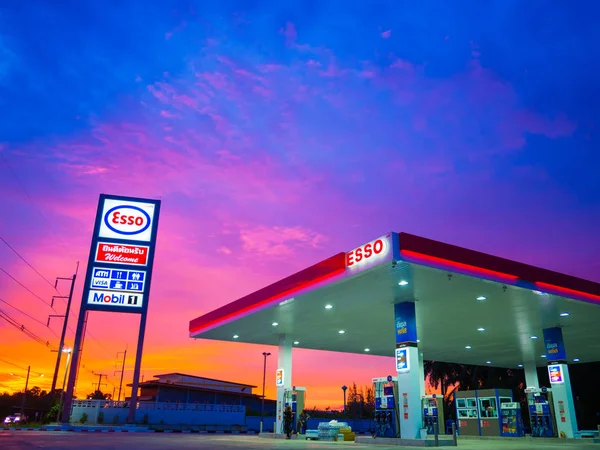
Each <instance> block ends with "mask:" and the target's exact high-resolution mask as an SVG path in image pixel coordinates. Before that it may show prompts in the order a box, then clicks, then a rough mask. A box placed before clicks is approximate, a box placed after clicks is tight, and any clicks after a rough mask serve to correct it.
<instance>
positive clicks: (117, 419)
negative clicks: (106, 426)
mask: <svg viewBox="0 0 600 450" xmlns="http://www.w3.org/2000/svg"><path fill="white" fill-rule="evenodd" d="M118 423H119V416H117V415H116V414H115V415H114V416H113V425H117V424H118Z"/></svg>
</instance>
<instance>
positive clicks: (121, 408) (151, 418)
mask: <svg viewBox="0 0 600 450" xmlns="http://www.w3.org/2000/svg"><path fill="white" fill-rule="evenodd" d="M83 414H87V421H86V423H87V424H89V425H95V424H99V423H100V422H101V423H103V424H105V425H122V424H124V423H126V421H127V416H128V414H129V408H128V407H127V402H111V401H104V400H85V401H75V402H73V408H72V410H71V422H72V423H79V422H80V420H81V418H82V415H83ZM101 416H102V420H100V421H99V417H101ZM245 419H246V409H245V407H244V406H240V405H198V404H193V403H192V404H190V403H188V404H185V403H143V402H141V403H139V404H138V409H137V410H136V413H135V421H136V423H140V424H141V423H147V424H148V425H159V424H164V425H214V426H219V425H228V426H229V425H244V424H245Z"/></svg>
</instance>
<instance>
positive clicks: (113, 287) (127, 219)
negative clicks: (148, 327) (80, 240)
mask: <svg viewBox="0 0 600 450" xmlns="http://www.w3.org/2000/svg"><path fill="white" fill-rule="evenodd" d="M159 210H160V201H157V200H148V199H142V198H131V197H117V196H110V195H101V196H100V201H99V203H98V211H97V214H96V223H95V227H94V235H93V239H92V246H91V249H90V256H89V263H88V270H87V275H86V283H85V289H86V292H84V296H83V301H84V304H85V307H86V308H87V309H92V310H102V311H112V312H130V313H145V311H146V309H147V307H148V296H149V291H150V280H151V277H152V266H153V262H154V247H155V242H156V231H157V224H158V216H159Z"/></svg>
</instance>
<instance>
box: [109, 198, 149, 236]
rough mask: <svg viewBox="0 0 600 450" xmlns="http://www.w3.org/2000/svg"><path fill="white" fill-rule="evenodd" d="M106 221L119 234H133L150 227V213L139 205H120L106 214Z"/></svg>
mask: <svg viewBox="0 0 600 450" xmlns="http://www.w3.org/2000/svg"><path fill="white" fill-rule="evenodd" d="M104 223H105V224H106V226H107V227H108V228H109V229H110V230H111V231H113V232H115V233H117V234H122V235H126V236H131V235H135V234H140V233H143V232H144V231H146V230H147V229H148V228H149V227H150V215H149V214H148V213H147V212H146V211H144V210H143V209H142V208H139V207H137V206H133V205H119V206H115V207H113V208H111V209H109V210H108V211H107V212H106V213H105V214H104Z"/></svg>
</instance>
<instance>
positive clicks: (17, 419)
mask: <svg viewBox="0 0 600 450" xmlns="http://www.w3.org/2000/svg"><path fill="white" fill-rule="evenodd" d="M26 419H27V418H26V417H25V416H22V415H21V413H14V414H11V415H10V416H6V419H4V424H5V425H8V424H11V423H22V422H25V421H26Z"/></svg>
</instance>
